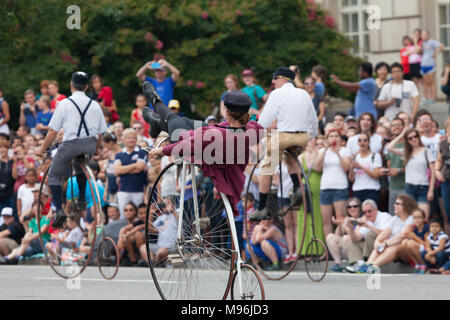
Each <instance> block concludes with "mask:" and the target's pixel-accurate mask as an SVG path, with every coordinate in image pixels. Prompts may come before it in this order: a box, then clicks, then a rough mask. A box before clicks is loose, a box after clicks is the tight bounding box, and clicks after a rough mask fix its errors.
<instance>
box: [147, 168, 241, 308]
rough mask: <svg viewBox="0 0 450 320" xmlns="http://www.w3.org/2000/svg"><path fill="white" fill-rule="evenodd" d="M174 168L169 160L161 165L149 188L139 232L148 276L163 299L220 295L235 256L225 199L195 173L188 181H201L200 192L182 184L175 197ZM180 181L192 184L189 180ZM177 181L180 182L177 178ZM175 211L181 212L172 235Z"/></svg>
mask: <svg viewBox="0 0 450 320" xmlns="http://www.w3.org/2000/svg"><path fill="white" fill-rule="evenodd" d="M178 164H179V163H178ZM180 171H182V170H180V168H179V166H178V165H177V163H175V162H173V163H170V164H169V165H167V166H166V167H165V168H164V169H163V170H162V171H161V173H160V174H159V175H158V177H157V179H156V180H155V183H154V185H153V187H152V189H151V191H150V194H149V201H148V206H147V216H146V226H145V230H146V235H145V236H146V250H147V258H148V260H149V266H150V272H151V275H152V277H153V281H154V283H155V286H156V288H157V290H158V292H159V294H160V296H161V298H162V299H164V300H165V299H170V300H200V299H210V300H219V299H226V297H227V296H228V293H229V290H230V286H231V281H232V275H233V272H232V271H233V266H234V261H235V258H236V255H235V253H233V250H234V248H233V244H232V240H231V231H230V224H229V223H230V221H228V218H227V215H226V214H225V211H224V208H225V203H224V201H227V200H226V198H225V200H223V199H222V197H221V196H220V195H219V194H217V193H216V192H214V186H213V184H212V182H211V181H210V180H209V179H207V178H203V177H202V176H201V175H200V174H194V175H195V177H196V179H195V181H194V183H196V184H198V185H200V183H201V184H202V188H201V190H202V193H200V192H198V193H197V194H196V195H194V194H193V193H194V192H193V188H192V189H190V188H189V186H188V187H186V188H185V196H184V198H183V199H181V192H180V188H178V189H177V188H176V181H177V180H178V179H179V175H180ZM187 176H188V177H190V176H191V173H188V174H187ZM178 181H182V180H181V179H179V180H178ZM186 184H188V185H190V186H192V180H191V181H190V182H189V181H187V182H186ZM179 185H180V186H181V188H183V187H184V186H182V183H181V182H180V184H179ZM197 190H200V187H197ZM194 197H196V201H194ZM196 203H197V205H196ZM181 204H183V207H184V209H183V212H181V209H180V208H181ZM180 214H183V218H182V222H181V223H182V226H181V237H178V236H177V230H178V223H179V215H180ZM196 216H199V217H200V219H199V220H197V219H196ZM232 223H234V222H232ZM198 230H200V232H198Z"/></svg>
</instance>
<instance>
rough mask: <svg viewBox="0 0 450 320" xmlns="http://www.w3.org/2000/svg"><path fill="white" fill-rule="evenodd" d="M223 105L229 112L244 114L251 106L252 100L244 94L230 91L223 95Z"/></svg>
mask: <svg viewBox="0 0 450 320" xmlns="http://www.w3.org/2000/svg"><path fill="white" fill-rule="evenodd" d="M224 104H225V107H227V108H228V109H230V110H231V111H234V112H240V113H246V112H248V109H250V106H251V105H252V100H250V97H249V96H248V95H247V94H246V93H245V92H242V91H230V92H227V93H226V94H225V100H224Z"/></svg>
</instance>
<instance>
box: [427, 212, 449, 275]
mask: <svg viewBox="0 0 450 320" xmlns="http://www.w3.org/2000/svg"><path fill="white" fill-rule="evenodd" d="M425 243H426V244H425V250H421V252H420V255H421V257H422V260H423V261H424V262H425V264H426V266H427V267H428V268H436V269H438V268H440V267H441V266H443V265H444V264H445V263H446V262H447V261H448V260H449V257H450V240H449V239H448V235H447V234H445V232H444V231H442V225H441V223H440V222H439V221H438V220H431V221H430V233H429V234H428V237H427V238H426V241H425Z"/></svg>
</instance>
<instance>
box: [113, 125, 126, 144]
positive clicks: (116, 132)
mask: <svg viewBox="0 0 450 320" xmlns="http://www.w3.org/2000/svg"><path fill="white" fill-rule="evenodd" d="M123 130H125V126H124V124H123V122H122V121H116V123H114V125H113V127H112V132H113V133H114V135H115V136H116V139H117V140H116V142H117V143H118V144H119V146H120V147H121V148H123V147H124V144H123V141H122V134H123Z"/></svg>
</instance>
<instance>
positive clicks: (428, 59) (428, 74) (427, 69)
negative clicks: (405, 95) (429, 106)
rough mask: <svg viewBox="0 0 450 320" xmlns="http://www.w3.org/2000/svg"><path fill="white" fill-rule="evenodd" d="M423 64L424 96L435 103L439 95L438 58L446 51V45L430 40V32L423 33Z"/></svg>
mask: <svg viewBox="0 0 450 320" xmlns="http://www.w3.org/2000/svg"><path fill="white" fill-rule="evenodd" d="M422 41H423V43H422V48H423V55H422V62H421V64H420V70H421V73H422V75H423V85H424V88H423V95H424V97H425V99H426V101H427V102H429V103H435V102H436V95H437V86H436V67H437V66H436V58H437V56H438V54H439V53H440V52H441V51H443V50H444V45H443V44H442V43H440V42H439V41H437V40H434V39H430V32H429V31H428V30H423V31H422Z"/></svg>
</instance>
